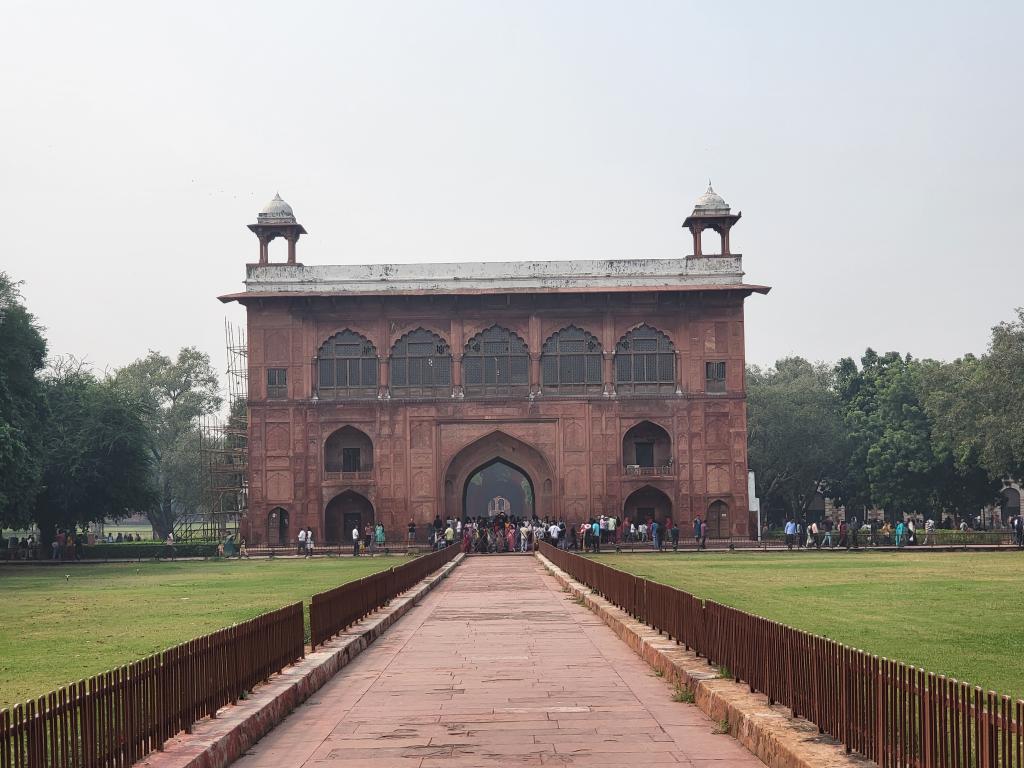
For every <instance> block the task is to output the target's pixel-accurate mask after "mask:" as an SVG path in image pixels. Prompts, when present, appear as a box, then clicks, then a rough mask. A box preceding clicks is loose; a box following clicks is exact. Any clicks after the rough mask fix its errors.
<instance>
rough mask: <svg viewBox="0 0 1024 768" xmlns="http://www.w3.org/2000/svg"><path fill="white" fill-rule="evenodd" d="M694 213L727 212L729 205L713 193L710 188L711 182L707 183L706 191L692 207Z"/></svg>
mask: <svg viewBox="0 0 1024 768" xmlns="http://www.w3.org/2000/svg"><path fill="white" fill-rule="evenodd" d="M693 210H694V213H697V212H699V211H704V212H707V213H711V212H715V213H717V212H719V211H721V212H724V213H728V212H729V204H728V203H727V202H725V200H723V199H722V196H721V195H720V194H718V193H717V192H715V190H714V189H712V188H711V182H710V181H709V182H708V191H707V192H705V193H704V194H703V195H701V196H700V197H698V198H697V202H696V204H695V205H694V206H693Z"/></svg>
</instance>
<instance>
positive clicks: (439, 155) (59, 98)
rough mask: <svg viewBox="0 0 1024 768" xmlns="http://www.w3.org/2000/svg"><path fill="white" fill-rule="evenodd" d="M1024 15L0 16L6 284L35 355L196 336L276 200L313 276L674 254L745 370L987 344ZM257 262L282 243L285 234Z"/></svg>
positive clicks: (280, 7) (111, 11)
mask: <svg viewBox="0 0 1024 768" xmlns="http://www.w3.org/2000/svg"><path fill="white" fill-rule="evenodd" d="M1022 22H1024V3H1021V2H1019V0H1017V1H1016V2H1006V3H996V2H975V3H967V2H957V3H950V2H936V1H935V0H931V1H929V2H920V3H912V2H879V3H871V2H866V3H849V2H847V3H839V2H834V3H821V2H808V3H799V4H798V3H785V2H772V3H766V2H750V3H744V2H729V3H718V2H702V3H682V2H671V3H657V2H617V3H608V2H595V1H594V0H585V1H582V0H581V1H580V2H561V1H557V0H549V1H548V2H543V3H542V2H525V1H523V0H516V1H515V2H509V1H504V2H481V1H479V0H474V1H473V2H468V1H467V2H437V1H436V0H434V1H431V2H415V3H413V2H409V3H399V2H371V1H370V0H364V1H363V2H358V3H352V2H344V3H342V2H330V3H327V2H325V3H304V2H280V0H278V2H273V3H265V2H252V1H249V2H244V3H243V2H237V3H229V2H202V3H199V2H195V3H193V2H183V1H182V0H176V1H175V2H173V3H172V2H166V3H163V2H138V0H132V1H130V2H102V1H98V2H89V3H83V2H67V3H54V2H42V1H41V0H33V1H32V2H28V1H24V2H22V1H16V2H12V0H5V1H4V2H3V3H2V15H0V97H2V98H0V221H2V224H3V229H4V232H3V240H4V243H3V247H2V250H0V269H2V270H5V271H7V272H9V273H10V275H11V276H12V277H14V278H16V279H20V280H24V281H25V286H24V294H25V297H26V299H27V301H28V304H29V307H30V309H31V310H32V311H33V312H34V313H35V314H36V315H37V316H38V318H39V320H40V322H41V323H42V324H43V325H45V326H46V329H47V331H46V332H47V336H48V338H49V343H50V349H51V352H52V353H58V354H60V353H73V354H75V355H78V356H80V357H86V358H87V359H89V360H90V361H91V362H93V363H94V364H95V365H97V366H98V367H100V368H103V367H108V366H109V367H113V366H119V365H123V364H125V363H127V362H130V361H131V360H133V359H134V358H136V357H139V356H142V355H144V354H145V353H146V350H147V349H157V350H161V351H164V352H168V353H173V352H174V351H175V350H176V349H178V348H179V347H181V346H184V345H189V344H194V345H197V346H199V347H201V348H202V349H204V350H206V351H208V352H210V354H211V355H212V357H213V360H214V362H215V363H216V364H217V366H218V367H219V368H223V364H224V346H223V321H224V318H225V317H228V318H229V319H230V320H232V321H236V322H241V321H242V320H243V319H244V317H243V313H242V311H241V310H240V309H239V308H238V306H237V305H231V306H227V307H225V306H224V305H221V304H220V303H219V302H218V301H217V300H216V298H215V297H216V296H217V295H218V294H224V293H229V292H233V291H237V290H240V289H241V281H242V279H243V277H244V265H245V263H246V262H247V261H252V260H255V258H256V256H257V242H256V239H255V237H254V236H253V235H252V234H251V233H250V232H249V231H248V230H247V229H246V228H245V225H246V224H248V223H251V222H253V221H255V219H256V213H257V212H258V211H259V209H260V208H261V207H262V206H263V205H264V204H265V203H266V202H267V201H268V200H269V199H270V198H271V197H273V195H274V193H275V192H276V191H280V193H281V195H282V196H283V197H284V199H285V200H287V201H288V202H289V203H291V204H292V205H293V207H294V209H295V212H296V215H297V216H298V219H299V221H300V222H301V223H302V224H303V225H304V226H305V227H306V229H307V230H308V231H309V235H308V236H307V237H304V238H303V239H302V240H301V241H300V242H299V259H300V260H301V261H303V262H305V263H306V264H331V263H376V262H409V261H470V260H520V259H574V258H586V259H594V258H599V259H603V258H610V259H614V258H632V257H644V258H649V257H655V258H658V257H675V256H681V255H685V254H687V253H689V252H690V238H689V234H688V233H687V232H686V231H685V230H683V229H681V223H682V221H683V219H684V218H685V216H686V215H687V214H688V212H689V211H690V209H691V208H692V205H693V202H694V200H695V199H696V198H697V197H698V196H699V195H700V194H701V193H702V192H703V191H704V187H705V186H706V183H707V179H708V178H709V177H710V178H711V179H712V180H713V182H714V186H715V189H716V190H717V191H718V192H719V193H721V194H722V195H723V196H724V197H725V199H726V200H727V201H728V202H729V203H730V204H731V205H732V206H733V210H734V211H735V210H737V209H738V210H742V212H743V220H742V221H741V222H740V223H739V225H737V227H736V228H735V229H734V231H733V250H735V251H739V252H742V253H743V254H744V267H745V269H746V272H747V280H748V281H749V282H755V283H763V284H768V285H771V286H773V290H772V292H771V293H770V294H769V295H768V296H753V297H751V298H750V299H748V301H747V339H748V350H747V351H748V359H749V360H750V361H751V362H756V363H767V362H771V361H773V360H775V359H777V358H779V357H782V356H786V355H790V354H799V355H803V356H805V357H808V358H811V359H821V360H834V359H836V358H838V357H841V356H845V355H853V356H859V355H860V354H861V353H862V352H863V350H864V348H865V347H866V346H869V345H870V346H872V347H874V348H876V349H878V350H889V349H897V350H900V351H909V352H912V353H913V354H915V355H916V356H922V357H938V358H953V357H956V356H959V355H961V354H963V353H965V352H968V351H972V352H981V351H983V350H984V347H985V344H986V342H987V339H988V335H989V328H990V327H991V326H992V325H994V324H995V323H997V322H999V321H1001V320H1007V319H1010V318H1011V316H1012V314H1013V310H1014V307H1016V306H1019V305H1024V298H1022V295H1021V277H1022V265H1021V264H1022V258H1021V257H1022V253H1021V247H1020V243H1019V238H1018V237H1017V234H1018V230H1019V226H1018V224H1017V222H1018V220H1019V218H1020V216H1021V211H1022V209H1024V149H1022V147H1024V130H1022V127H1024V125H1022V124H1024V120H1022V118H1024V98H1022V94H1024V53H1022V51H1024V41H1022V40H1021V36H1022V33H1024V23H1022ZM275 246H277V247H278V249H277V250H276V251H275V252H272V256H280V255H282V254H283V248H284V246H283V243H282V242H281V241H278V242H276V243H275Z"/></svg>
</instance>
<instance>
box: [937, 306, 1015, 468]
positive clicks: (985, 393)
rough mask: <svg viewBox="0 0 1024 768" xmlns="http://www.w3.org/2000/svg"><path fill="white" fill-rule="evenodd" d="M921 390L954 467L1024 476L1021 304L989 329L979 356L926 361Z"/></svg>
mask: <svg viewBox="0 0 1024 768" xmlns="http://www.w3.org/2000/svg"><path fill="white" fill-rule="evenodd" d="M922 392H923V395H922V397H923V402H924V406H925V410H926V411H927V412H928V415H929V416H930V417H931V419H932V420H933V422H934V424H935V432H936V434H937V435H938V436H939V438H940V439H941V440H942V441H943V443H944V444H945V446H946V447H947V449H948V451H949V452H950V453H951V454H952V456H953V458H954V460H955V462H956V463H957V465H958V466H961V467H963V466H969V465H970V464H971V463H972V462H976V463H977V464H979V465H980V466H982V467H983V468H984V469H985V470H986V471H987V472H988V474H989V475H991V476H993V477H995V478H1004V477H1014V478H1021V477H1024V309H1018V310H1017V318H1016V319H1015V320H1014V321H1012V322H1008V323H1000V324H999V325H997V326H996V327H995V328H993V329H992V338H991V341H990V342H989V347H988V351H987V353H986V354H985V355H983V356H982V357H980V358H977V357H974V356H973V355H968V356H966V357H963V358H961V359H959V360H955V361H953V362H951V363H931V364H929V365H928V366H927V367H926V369H925V372H924V375H923V377H922Z"/></svg>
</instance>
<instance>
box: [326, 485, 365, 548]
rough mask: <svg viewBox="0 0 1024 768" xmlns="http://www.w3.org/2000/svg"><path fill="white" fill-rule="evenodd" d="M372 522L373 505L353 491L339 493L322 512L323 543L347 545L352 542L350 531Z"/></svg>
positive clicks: (361, 529) (360, 530)
mask: <svg viewBox="0 0 1024 768" xmlns="http://www.w3.org/2000/svg"><path fill="white" fill-rule="evenodd" d="M372 522H373V504H371V503H370V500H369V499H368V498H366V497H365V496H363V495H362V494H360V493H356V492H355V491H345V492H344V493H339V494H338V495H337V496H335V497H334V498H333V499H331V501H330V503H328V505H327V510H326V511H325V512H324V541H325V543H327V544H348V543H351V541H352V529H353V528H358V529H359V533H360V535H362V532H363V526H365V525H366V524H367V523H372Z"/></svg>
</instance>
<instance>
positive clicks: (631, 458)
mask: <svg viewBox="0 0 1024 768" xmlns="http://www.w3.org/2000/svg"><path fill="white" fill-rule="evenodd" d="M622 466H623V467H624V468H625V471H626V474H627V475H671V474H672V438H671V437H669V434H668V432H666V431H665V430H664V429H663V428H662V427H659V426H658V425H657V424H655V423H654V422H652V421H641V422H640V423H639V424H635V425H633V426H632V427H630V428H629V429H628V430H627V431H626V434H625V435H623V436H622Z"/></svg>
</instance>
